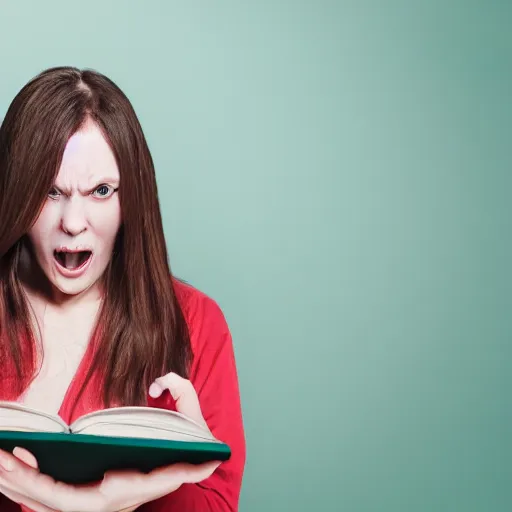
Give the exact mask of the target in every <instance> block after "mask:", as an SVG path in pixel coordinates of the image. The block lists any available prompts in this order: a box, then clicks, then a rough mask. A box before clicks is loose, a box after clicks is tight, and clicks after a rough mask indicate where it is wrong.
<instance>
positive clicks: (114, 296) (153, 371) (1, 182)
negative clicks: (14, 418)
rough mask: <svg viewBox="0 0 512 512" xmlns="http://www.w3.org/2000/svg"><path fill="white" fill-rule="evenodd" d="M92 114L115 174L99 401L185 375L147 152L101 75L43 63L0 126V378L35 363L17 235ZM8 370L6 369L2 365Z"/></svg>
mask: <svg viewBox="0 0 512 512" xmlns="http://www.w3.org/2000/svg"><path fill="white" fill-rule="evenodd" d="M87 119H92V120H93V121H94V122H95V123H96V124H97V125H98V126H99V128H100V129H101V130H102V131H103V134H104V136H105V138H106V140H107V141H108V143H109V145H110V147H111V149H112V151H113V153H114V155H115V158H116V161H117V165H118V167H119V173H120V178H121V186H120V189H119V200H120V204H121V213H122V225H121V228H120V230H119V233H118V236H117V239H116V243H115V247H114V251H113V254H112V259H111V262H110V264H109V266H108V267H107V270H106V271H105V274H104V276H103V281H104V290H105V295H104V298H103V304H102V308H101V310H100V313H99V316H98V320H97V324H96V325H97V327H96V330H95V334H94V335H93V337H94V336H95V337H96V339H98V340H99V342H98V344H97V350H95V357H94V361H93V365H92V368H91V370H90V371H89V374H88V376H87V378H86V381H85V382H84V384H83V386H82V390H83V389H84V387H85V383H86V382H87V381H88V380H89V379H90V378H91V376H92V375H93V373H94V372H95V371H97V372H98V373H99V374H101V376H102V381H103V400H104V402H105V404H107V405H108V404H110V403H112V402H114V401H115V402H116V403H120V404H133V405H136V404H142V403H144V401H145V399H146V397H147V388H148V386H149V384H150V383H151V382H152V381H153V380H154V379H155V378H156V377H158V376H160V375H162V374H164V373H167V372H169V371H174V372H176V373H178V374H180V375H182V376H183V377H188V370H189V367H190V363H191V359H192V352H191V347H190V339H189V332H188V329H187V325H186V322H185V319H184V316H183V313H182V311H181V309H180V307H179V304H178V300H177V297H176V295H175V291H174V288H173V285H172V279H171V270H170V267H169V262H168V255H167V248H166V244H165V239H164V233H163V227H162V219H161V214H160V207H159V203H158V195H157V184H156V178H155V171H154V166H153V160H152V158H151V154H150V152H149V148H148V146H147V143H146V140H145V138H144V134H143V131H142V128H141V126H140V124H139V121H138V119H137V116H136V114H135V112H134V110H133V107H132V105H131V103H130V101H129V100H128V98H127V97H126V96H125V94H124V93H123V92H122V91H121V90H120V89H119V87H118V86H117V85H116V84H115V83H114V82H112V80H110V79H109V78H107V77H105V76H104V75H102V74H100V73H98V72H96V71H92V70H79V69H76V68H73V67H57V68H51V69H48V70H46V71H44V72H42V73H40V74H39V75H38V76H36V77H35V78H34V79H32V80H31V81H30V82H29V83H28V84H26V85H25V86H24V87H23V88H22V89H21V91H20V92H19V93H18V94H17V96H16V97H15V98H14V100H13V101H12V103H11V105H10V107H9V109H8V111H7V114H6V117H5V119H4V121H3V123H2V125H1V127H0V340H1V342H0V376H2V377H5V374H4V375H2V373H4V372H7V368H11V369H14V370H13V371H14V375H15V378H14V381H15V389H16V391H17V392H18V393H21V392H22V391H23V390H24V389H25V388H26V387H27V386H28V385H29V383H30V381H31V379H32V378H33V376H34V374H35V371H36V362H35V356H34V354H35V336H34V333H33V332H32V328H31V324H30V316H29V306H28V303H27V301H26V299H25V296H24V293H23V290H22V285H21V282H20V276H19V269H18V267H19V261H20V255H21V250H22V245H23V244H24V240H25V239H26V233H27V232H28V231H29V229H30V228H31V226H32V225H33V223H34V222H35V221H36V220H37V217H38V215H39V213H40V212H41V210H42V208H43V206H44V203H45V201H46V198H47V195H48V191H49V190H50V188H51V187H52V185H53V183H54V181H55V179H56V175H57V173H58V170H59V167H60V163H61V160H62V155H63V152H64V149H65V146H66V144H67V142H68V140H69V138H70V137H71V136H72V135H73V134H74V133H75V132H76V131H78V130H79V129H80V127H81V126H82V125H83V124H84V122H85V121H86V120H87ZM11 373H12V372H11Z"/></svg>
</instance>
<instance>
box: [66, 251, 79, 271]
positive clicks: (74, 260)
mask: <svg viewBox="0 0 512 512" xmlns="http://www.w3.org/2000/svg"><path fill="white" fill-rule="evenodd" d="M81 260H82V258H81V257H80V253H79V252H66V253H65V254H64V265H65V267H66V268H68V269H70V270H72V269H74V268H77V267H78V266H80V261H81Z"/></svg>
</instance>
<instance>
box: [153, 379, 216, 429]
mask: <svg viewBox="0 0 512 512" xmlns="http://www.w3.org/2000/svg"><path fill="white" fill-rule="evenodd" d="M165 389H168V390H169V392H170V393H171V395H172V397H173V398H174V401H175V402H176V410H177V411H178V412H180V413H182V414H184V415H185V416H188V417H189V418H191V419H192V420H194V421H195V422H197V423H199V424H200V425H203V426H205V427H206V428H208V425H207V424H206V421H205V420H204V418H203V414H202V412H201V406H200V405H199V398H198V397H197V393H196V390H195V389H194V386H193V385H192V383H191V382H190V381H189V380H187V379H184V378H183V377H180V376H179V375H178V374H176V373H172V372H171V373H168V374H167V375H164V376H163V377H158V378H157V379H155V382H153V384H151V386H150V388H149V394H150V395H151V396H152V397H153V398H157V397H159V396H160V395H161V394H162V392H163V391H164V390H165Z"/></svg>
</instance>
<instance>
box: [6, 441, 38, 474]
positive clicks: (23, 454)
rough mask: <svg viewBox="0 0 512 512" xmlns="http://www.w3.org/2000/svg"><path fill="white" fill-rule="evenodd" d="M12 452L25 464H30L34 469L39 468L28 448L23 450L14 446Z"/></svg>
mask: <svg viewBox="0 0 512 512" xmlns="http://www.w3.org/2000/svg"><path fill="white" fill-rule="evenodd" d="M12 454H13V455H14V456H15V457H16V458H18V459H20V460H21V461H22V462H24V463H25V464H26V465H27V466H30V467H31V468H34V469H38V468H39V465H38V464H37V460H36V458H35V457H34V456H33V455H32V454H31V453H30V452H29V451H28V450H25V448H21V447H19V446H16V448H14V450H13V451H12Z"/></svg>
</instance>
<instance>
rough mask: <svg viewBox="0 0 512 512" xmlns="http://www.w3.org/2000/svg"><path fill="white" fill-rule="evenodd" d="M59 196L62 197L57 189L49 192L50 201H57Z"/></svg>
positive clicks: (53, 188)
mask: <svg viewBox="0 0 512 512" xmlns="http://www.w3.org/2000/svg"><path fill="white" fill-rule="evenodd" d="M59 196H60V193H59V191H58V190H57V189H56V188H55V187H52V188H51V189H50V191H49V192H48V197H49V198H50V199H57V198H58V197H59Z"/></svg>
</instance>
